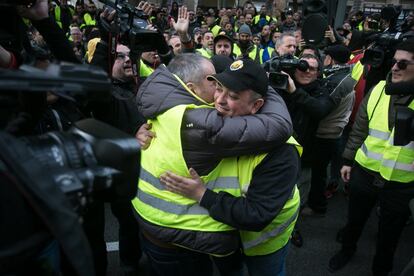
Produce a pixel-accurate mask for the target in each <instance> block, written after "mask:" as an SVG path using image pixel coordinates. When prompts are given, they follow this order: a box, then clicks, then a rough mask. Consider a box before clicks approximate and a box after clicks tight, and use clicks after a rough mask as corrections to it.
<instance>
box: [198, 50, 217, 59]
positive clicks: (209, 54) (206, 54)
mask: <svg viewBox="0 0 414 276" xmlns="http://www.w3.org/2000/svg"><path fill="white" fill-rule="evenodd" d="M196 52H197V53H199V54H200V55H202V56H203V57H206V58H211V57H212V56H213V52H212V51H210V49H204V48H200V49H196Z"/></svg>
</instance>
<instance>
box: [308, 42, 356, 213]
mask: <svg viewBox="0 0 414 276" xmlns="http://www.w3.org/2000/svg"><path fill="white" fill-rule="evenodd" d="M350 54H351V51H350V50H349V49H348V48H347V47H345V46H342V45H335V46H330V47H328V48H326V49H325V60H324V67H325V68H324V75H325V79H324V81H325V82H326V85H327V87H328V90H329V91H330V96H331V97H332V98H335V102H338V103H339V104H338V105H337V106H336V108H335V109H334V110H332V111H331V112H330V113H329V115H327V116H326V117H325V118H323V119H322V120H321V121H320V122H319V125H318V129H317V131H316V137H315V140H314V146H315V152H317V153H318V154H319V155H318V158H315V159H314V161H313V162H312V180H311V188H310V191H309V199H308V207H309V208H305V209H303V211H302V213H305V212H306V211H307V212H310V213H312V212H315V213H320V214H325V213H326V209H327V202H326V198H325V195H324V191H325V186H326V170H327V167H328V164H329V162H330V161H331V160H332V159H333V155H334V153H335V152H336V151H339V148H338V147H339V140H340V138H341V135H342V133H343V130H344V128H345V126H346V125H347V124H348V121H349V116H350V115H351V112H352V107H353V104H354V101H355V91H354V85H355V80H354V79H352V77H351V67H350V65H347V64H346V63H347V62H348V60H349V56H350ZM331 166H332V163H331ZM337 170H338V173H339V170H340V168H337Z"/></svg>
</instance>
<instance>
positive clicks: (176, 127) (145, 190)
mask: <svg viewBox="0 0 414 276" xmlns="http://www.w3.org/2000/svg"><path fill="white" fill-rule="evenodd" d="M202 107H204V108H211V107H206V106H202ZM190 108H198V107H197V106H194V105H179V106H176V107H174V108H171V109H169V110H167V111H166V112H164V113H163V114H161V115H159V116H157V117H156V118H155V119H153V120H151V123H152V130H153V131H155V132H156V133H157V137H156V138H154V139H153V140H152V141H151V144H150V146H149V147H148V149H146V150H144V151H142V152H141V175H140V179H139V183H138V193H137V196H136V198H135V199H134V200H133V201H132V203H133V206H134V208H135V210H136V211H137V212H138V213H139V215H140V216H141V217H142V218H144V219H145V220H147V221H149V222H151V223H153V224H155V225H158V226H163V227H169V228H175V229H185V230H193V231H201V232H223V231H230V230H233V228H232V227H230V226H228V225H226V224H224V223H221V222H218V221H216V220H214V219H213V218H211V217H210V216H209V214H208V211H207V210H206V209H204V208H203V207H200V206H199V205H198V203H197V202H196V201H194V200H192V199H188V198H185V197H183V196H181V195H178V194H174V193H171V192H169V191H167V190H166V189H165V188H164V187H163V186H162V185H161V183H160V182H159V177H160V175H161V174H163V173H165V172H166V171H173V172H174V173H176V174H178V175H182V176H184V177H190V174H189V172H188V168H187V165H186V162H185V160H184V157H183V153H182V148H181V122H182V117H183V115H184V112H185V110H187V109H190ZM237 173H238V167H237V158H225V159H223V160H221V161H220V163H219V164H218V165H217V166H216V168H214V170H213V171H211V172H210V173H209V174H208V175H206V176H201V179H202V180H203V182H204V183H206V185H207V187H208V188H209V189H211V190H213V191H215V192H218V191H225V192H227V193H230V194H232V195H234V196H240V184H239V181H238V177H237ZM193 249H194V248H193Z"/></svg>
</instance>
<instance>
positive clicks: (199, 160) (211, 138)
mask: <svg viewBox="0 0 414 276" xmlns="http://www.w3.org/2000/svg"><path fill="white" fill-rule="evenodd" d="M209 63H210V61H209V60H208V59H206V58H203V57H201V56H199V55H195V54H183V55H180V56H177V57H176V58H175V59H174V60H173V61H171V62H170V64H169V66H168V70H167V69H166V68H162V67H160V68H158V69H157V70H156V71H155V72H154V73H153V74H152V75H151V76H150V77H149V78H148V79H147V81H146V82H145V83H144V84H143V85H142V86H141V89H140V92H139V94H138V101H139V102H140V103H139V109H140V110H141V111H142V112H143V114H144V116H147V118H152V120H153V126H152V128H153V130H154V131H156V132H157V137H156V138H155V139H154V140H153V141H152V142H151V144H150V146H149V147H148V148H147V150H145V151H144V152H143V155H142V158H141V161H142V162H141V166H142V168H143V169H145V170H146V172H145V173H142V174H141V176H142V179H140V182H139V184H138V187H139V192H138V195H137V198H136V199H135V200H134V201H133V204H134V206H135V210H136V211H137V213H138V214H139V215H140V216H141V217H142V219H140V222H141V225H142V227H143V233H144V236H145V238H146V239H145V241H144V248H145V250H146V251H147V254H149V255H150V256H151V258H150V260H151V267H152V268H153V269H154V270H157V271H163V273H161V274H162V275H164V274H165V275H170V274H171V267H165V265H164V264H163V263H162V262H161V263H160V262H158V261H157V260H159V259H160V257H161V256H162V259H163V260H166V258H168V260H171V261H174V262H176V261H177V260H178V259H180V260H184V259H185V260H187V261H188V262H186V263H188V266H186V267H183V266H182V265H181V266H180V265H178V267H177V266H175V267H174V268H175V269H177V271H181V272H183V271H184V269H185V270H186V271H190V272H191V273H187V274H185V275H194V274H196V273H197V274H199V271H203V272H204V275H208V274H209V271H210V272H211V265H208V264H209V262H210V257H209V254H213V255H227V254H229V253H232V252H238V248H239V243H238V240H239V238H238V232H237V231H235V229H234V227H231V226H228V225H225V224H223V223H222V222H217V221H214V220H213V219H212V218H211V217H210V216H209V214H208V212H207V211H206V210H204V211H200V212H199V211H197V212H194V213H191V214H186V213H185V211H184V213H183V212H178V214H177V213H176V212H173V211H174V209H170V208H169V207H168V206H170V207H172V206H176V205H175V204H178V206H182V205H183V204H184V205H185V204H188V202H189V201H188V199H183V198H182V197H177V196H174V195H172V194H171V193H170V192H168V191H165V189H163V188H162V187H160V186H159V181H157V179H158V177H159V176H160V175H161V173H164V172H166V171H167V170H170V171H174V172H176V173H178V174H180V175H187V176H189V175H190V173H189V171H188V169H187V168H194V169H195V170H196V171H197V172H198V173H199V174H200V175H203V179H205V180H206V181H207V182H209V183H212V184H209V187H212V189H213V191H215V192H218V191H219V190H220V191H227V192H229V194H236V195H240V192H241V191H240V186H239V184H237V185H236V186H234V187H233V186H232V187H233V188H227V186H228V185H230V184H231V183H233V182H234V181H233V180H234V179H237V174H238V171H241V172H245V174H247V172H248V170H249V169H243V170H237V162H238V161H237V160H238V159H237V158H231V156H239V155H249V154H255V153H257V152H266V151H269V150H270V149H273V148H275V147H278V145H280V144H283V143H285V141H286V140H287V138H288V137H289V135H290V123H287V121H289V115H288V113H287V109H286V107H285V106H284V103H283V102H282V101H281V99H280V97H279V96H278V95H277V93H275V92H274V91H273V90H271V89H270V90H269V93H267V95H266V103H265V104H264V105H263V103H264V100H263V97H262V95H264V94H265V93H266V91H267V89H268V86H267V76H266V73H265V72H264V71H263V69H261V68H260V66H259V65H258V64H255V63H254V62H253V61H250V60H249V61H247V62H246V63H243V62H242V61H237V62H236V63H235V64H234V65H232V66H230V67H228V69H226V71H227V70H233V71H234V72H236V74H237V75H238V77H237V78H234V76H233V75H232V76H231V77H230V78H231V79H232V82H233V81H234V80H237V81H236V82H235V83H236V85H237V86H238V87H239V88H240V89H246V87H251V89H255V91H257V92H255V93H253V92H249V91H246V92H245V94H244V95H243V96H240V97H239V94H238V93H236V92H232V93H229V92H228V91H223V93H225V95H227V96H226V97H227V99H228V100H231V101H232V103H230V104H225V103H224V102H222V101H221V102H220V104H219V105H218V109H221V110H222V111H223V114H222V113H221V112H220V113H218V112H217V110H215V109H213V108H205V107H203V108H197V107H196V106H199V105H201V104H203V103H204V104H205V102H202V101H201V97H203V98H205V96H206V95H203V94H202V93H200V91H198V89H191V88H194V87H195V86H196V84H197V83H196V82H197V79H199V80H198V81H199V82H202V83H205V82H209V81H208V80H207V78H206V76H205V74H202V73H203V70H204V69H203V68H204V67H208V66H207V65H208V64H209ZM251 64H253V65H254V66H255V67H254V68H253V70H252V67H251ZM209 66H210V67H211V64H210V65H209ZM168 71H170V72H173V73H174V75H173V74H171V73H170V72H168ZM210 72H211V70H210ZM261 72H262V73H261ZM211 74H213V72H211V73H209V75H211ZM225 74H226V75H228V74H229V73H228V72H226V73H225ZM196 75H197V76H199V77H197V78H195V76H196ZM240 77H241V80H240V79H239V78H240ZM218 78H220V77H218ZM223 82H225V83H227V82H226V80H223ZM213 85H214V84H213ZM197 86H199V85H198V84H197ZM218 88H219V87H218ZM192 90H193V91H192ZM215 90H217V91H219V90H220V89H215ZM154 91H156V93H154ZM240 95H241V94H240ZM184 97H185V98H184ZM160 98H162V99H163V101H160V100H159V99H160ZM182 104H186V105H188V104H193V105H192V106H191V107H189V108H188V110H186V111H185V112H184V114H183V115H181V116H182V119H181V121H180V124H179V126H177V125H176V124H175V123H174V122H173V121H171V120H167V121H165V120H166V119H165V116H168V114H175V113H174V111H175V110H177V111H178V110H180V108H182ZM235 106H238V109H237V110H235V109H233V108H235ZM259 109H260V112H257V111H258V110H259ZM233 110H234V112H233V113H230V112H231V111H233ZM224 112H229V113H228V114H229V115H234V116H223V115H225V113H224ZM236 115H246V116H236ZM163 118H164V119H163ZM174 118H177V117H174ZM175 122H176V121H175ZM159 124H162V125H165V131H163V130H164V128H160V125H159ZM288 125H289V126H288ZM286 127H287V128H286ZM167 129H168V130H167ZM177 130H178V131H177ZM180 130H181V131H180ZM286 134H288V135H287V137H286ZM170 135H179V136H178V137H179V138H178V139H171V140H169V141H170V142H171V143H168V146H165V147H162V148H158V149H157V147H159V145H160V144H159V143H161V142H162V141H163V139H167V138H168V137H169V136H170ZM276 136H277V137H276ZM172 137H174V136H172ZM172 143H179V147H180V148H179V149H178V148H176V147H174V146H173V145H172ZM157 145H158V146H157ZM154 151H158V154H157V153H155V152H154ZM169 153H171V154H169ZM279 155H283V154H280V153H279V154H276V155H275V156H279ZM148 158H149V159H148ZM223 158H225V159H223ZM294 158H295V157H293V159H292V160H291V161H290V162H291V163H289V162H287V161H285V160H284V161H283V162H282V163H283V164H288V163H289V164H292V163H294V162H293V161H294ZM296 158H297V157H296ZM155 159H156V160H155ZM180 159H181V160H182V161H181V162H180V163H179V164H184V167H183V166H181V165H179V164H178V163H177V162H178V161H176V160H180ZM230 159H231V160H234V162H235V163H234V162H233V161H231V160H230ZM148 160H153V161H154V162H149V161H148ZM260 161H261V160H260ZM260 161H259V162H260ZM259 162H258V163H259ZM258 163H256V164H258ZM148 164H156V167H151V165H148ZM169 164H171V165H169ZM243 164H246V163H243ZM295 166H296V168H297V164H296V165H295ZM157 168H159V169H157ZM220 171H221V174H224V175H225V177H224V178H222V177H220V178H219V179H217V172H220ZM271 171H272V170H271ZM286 171H289V172H291V173H294V172H295V170H294V168H288V169H286ZM272 172H273V171H272ZM148 173H150V175H152V176H153V177H150V178H148V177H147V176H148ZM224 175H223V176H224ZM209 178H210V179H211V178H213V179H216V180H217V181H216V180H214V181H209ZM221 179H224V180H225V182H221V181H220V180H221ZM295 179H296V178H295V175H292V176H290V177H289V178H288V179H286V181H285V182H284V185H283V187H282V188H283V189H289V187H290V188H291V189H290V190H289V196H290V194H291V192H292V189H293V188H292V187H293V186H294V184H292V183H291V182H295ZM275 182H276V183H282V180H281V181H275ZM152 183H153V184H152ZM157 183H158V184H157ZM213 183H217V184H214V185H213ZM247 183H250V181H246V182H245V184H247ZM149 185H151V189H148V186H149ZM211 185H213V186H211ZM292 185H293V186H292ZM235 187H237V188H235ZM260 187H262V185H260ZM148 193H150V194H148ZM146 195H148V196H149V197H146ZM266 195H270V193H267V192H266ZM289 196H287V198H289ZM154 197H155V198H157V202H159V201H161V202H164V201H163V200H164V198H168V202H169V203H168V204H158V203H157V204H154V205H151V206H152V207H151V208H150V207H149V206H148V204H152V203H151V202H148V201H147V200H148V199H151V198H152V199H153V198H154ZM272 198H273V200H277V198H278V197H277V196H275V195H274V194H273V197H272ZM268 202H269V201H268V200H263V203H264V204H265V205H264V206H263V205H261V206H259V207H257V208H258V209H261V210H260V211H259V213H263V212H264V211H266V210H268V208H269V207H270V205H268ZM195 203H196V202H190V203H189V204H191V205H192V206H194V207H191V208H190V209H188V210H189V211H191V210H193V209H194V210H199V208H200V207H199V206H195V205H197V204H195ZM167 207H168V208H167ZM279 207H281V208H282V207H283V205H282V206H279ZM163 208H167V209H165V210H163ZM154 209H155V210H159V212H162V213H163V215H162V216H160V213H159V212H158V211H157V212H156V213H152V212H150V211H149V210H154ZM146 210H147V211H148V212H146ZM171 212H172V214H170V213H171ZM276 213H277V211H274V212H271V214H267V215H266V216H258V217H256V218H249V221H250V222H251V223H256V224H253V226H252V228H247V227H246V228H244V229H246V230H255V229H259V228H260V227H261V228H260V229H262V228H263V227H265V226H266V225H267V224H269V222H270V221H272V219H273V218H274V216H275V214H276ZM173 214H174V215H173ZM256 214H257V213H256V212H253V215H256ZM289 214H290V213H289ZM188 215H189V216H191V217H192V218H194V219H191V220H184V219H183V218H184V217H185V216H188ZM193 216H197V217H193ZM295 218H296V217H293V218H292V221H294V220H295ZM247 219H248V218H246V220H247ZM260 219H263V221H261V220H260ZM206 221H207V222H209V223H208V224H206ZM257 223H259V224H260V225H258V224H257ZM292 223H293V222H292ZM199 225H205V226H206V227H203V228H200V226H199ZM255 227H257V228H255ZM286 231H289V229H287V230H286ZM286 242H287V240H286ZM272 244H273V243H272ZM175 245H179V246H180V247H177V246H175ZM280 245H281V247H283V246H284V245H285V244H284V242H282V243H281V244H280ZM178 248H180V249H178ZM183 248H187V249H188V250H187V249H183ZM172 250H173V254H170V253H171V251H172ZM169 252H170V253H169ZM197 252H198V253H197ZM200 252H201V253H200ZM232 258H233V257H232ZM218 263H219V264H218V265H217V266H218V268H219V270H220V272H221V273H223V275H229V274H230V273H232V272H234V271H235V270H238V269H240V263H239V262H236V263H234V262H233V264H230V265H229V262H228V259H221V260H220V261H219V262H218ZM168 273H170V274H168ZM183 273H184V272H183ZM182 275H184V274H182Z"/></svg>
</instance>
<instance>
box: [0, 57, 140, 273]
mask: <svg viewBox="0 0 414 276" xmlns="http://www.w3.org/2000/svg"><path fill="white" fill-rule="evenodd" d="M23 69H24V71H22V70H17V71H11V70H3V69H0V106H1V107H0V111H1V114H2V115H6V114H9V115H8V116H2V124H1V125H2V131H0V178H1V181H2V183H3V185H1V187H0V197H2V199H1V200H0V205H1V207H0V210H5V209H6V208H7V209H9V210H13V212H9V213H7V212H2V215H5V216H4V217H2V227H1V230H0V232H1V236H2V237H3V239H0V274H2V275H3V274H6V275H8V274H10V273H11V274H13V273H16V271H17V274H16V275H27V274H28V273H29V272H32V271H31V267H30V265H27V266H22V264H24V263H28V264H29V263H30V262H29V261H31V260H33V258H36V256H37V254H39V250H40V249H42V248H43V247H44V246H45V244H48V242H50V241H51V240H53V239H55V240H57V241H58V242H59V245H60V247H61V249H62V251H63V253H64V254H65V255H66V257H67V259H68V261H69V263H70V264H71V265H72V267H73V269H74V270H75V271H76V272H77V274H79V275H94V272H93V264H92V262H91V260H92V258H91V256H90V252H89V248H88V243H87V241H86V238H85V236H84V234H83V232H82V229H81V227H80V225H79V217H80V216H81V215H82V211H83V210H84V209H85V208H87V207H88V203H90V202H91V201H93V200H94V199H95V198H102V199H109V200H120V199H122V200H124V199H128V200H130V199H132V198H133V197H134V196H135V194H136V185H135V184H134V183H137V181H138V177H139V162H140V148H139V144H138V142H137V141H136V139H135V138H134V137H132V136H130V135H128V134H126V133H124V132H122V131H120V130H118V129H116V128H114V127H112V126H109V125H107V124H105V123H102V122H99V121H96V120H94V119H85V120H81V121H79V122H76V123H74V125H73V127H72V128H71V129H69V131H67V132H58V131H53V132H47V133H45V134H42V135H39V136H36V135H21V136H15V135H12V134H10V133H8V130H9V129H14V128H13V127H11V126H15V125H24V124H22V123H21V122H20V121H19V120H24V119H26V118H29V119H30V118H31V117H36V116H34V115H35V114H28V111H27V110H25V112H23V111H21V109H23V108H21V107H20V105H19V103H20V102H21V101H22V100H23V101H24V98H25V97H27V95H29V96H41V95H42V94H44V93H45V92H44V91H52V92H53V93H56V94H57V95H59V96H60V97H63V98H65V100H69V101H76V102H79V101H81V104H85V103H86V102H89V103H90V102H96V101H105V99H106V98H107V95H109V93H110V88H111V86H110V81H109V79H108V77H107V76H106V73H105V72H104V71H103V70H101V69H99V68H96V67H93V66H88V65H70V64H64V65H56V64H54V65H51V66H50V67H49V68H48V69H47V70H46V71H38V70H37V69H36V68H32V67H27V66H26V67H23ZM32 104H34V103H32ZM37 111H38V110H37ZM21 114H23V115H21ZM18 115H21V116H18ZM32 115H33V116H32ZM5 117H6V118H7V120H5V119H4V118H5ZM16 132H17V133H19V131H16ZM16 218H19V219H18V221H16ZM19 273H20V274H19ZM35 274H36V273H35ZM13 275H14V274H13Z"/></svg>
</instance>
